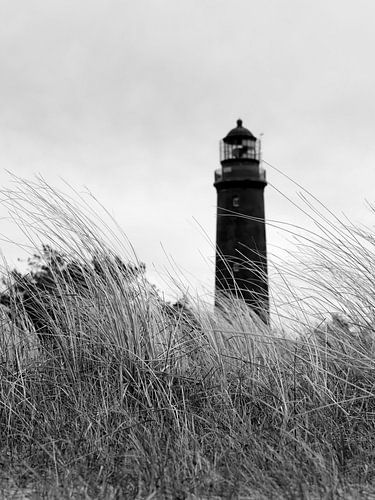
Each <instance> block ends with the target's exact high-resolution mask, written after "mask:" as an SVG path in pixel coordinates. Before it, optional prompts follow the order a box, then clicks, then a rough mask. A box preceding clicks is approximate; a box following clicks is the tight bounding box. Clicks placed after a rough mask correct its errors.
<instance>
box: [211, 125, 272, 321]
mask: <svg viewBox="0 0 375 500" xmlns="http://www.w3.org/2000/svg"><path fill="white" fill-rule="evenodd" d="M220 162H221V168H219V169H218V170H216V171H215V184H214V186H215V188H216V190H217V226H216V276H215V293H216V303H218V301H219V300H220V296H221V295H232V296H235V297H238V298H239V299H242V300H244V301H245V302H246V303H247V304H248V305H249V306H250V307H251V308H253V309H254V311H255V312H256V313H257V314H258V315H259V316H260V317H261V318H262V319H264V320H265V321H268V280H267V249H266V229H265V217H264V188H265V186H266V185H267V182H266V173H265V170H264V169H263V167H262V165H261V151H260V141H259V140H258V139H257V138H256V137H254V135H253V134H252V133H251V132H250V130H248V129H247V128H245V127H243V125H242V120H237V127H235V128H234V129H233V130H231V131H230V132H229V133H228V135H227V136H226V137H224V139H223V140H222V141H221V142H220Z"/></svg>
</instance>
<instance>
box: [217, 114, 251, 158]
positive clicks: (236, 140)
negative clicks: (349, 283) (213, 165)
mask: <svg viewBox="0 0 375 500" xmlns="http://www.w3.org/2000/svg"><path fill="white" fill-rule="evenodd" d="M242 160H245V161H246V160H255V161H258V162H259V161H260V141H259V140H258V139H257V138H256V137H255V136H254V135H253V134H252V133H251V132H250V130H248V129H247V128H245V127H243V125H242V120H237V127H235V128H234V129H232V130H231V131H230V132H229V133H228V134H227V135H226V136H225V137H224V139H223V140H222V141H220V161H221V162H222V163H223V162H225V163H226V162H228V163H229V162H232V161H242Z"/></svg>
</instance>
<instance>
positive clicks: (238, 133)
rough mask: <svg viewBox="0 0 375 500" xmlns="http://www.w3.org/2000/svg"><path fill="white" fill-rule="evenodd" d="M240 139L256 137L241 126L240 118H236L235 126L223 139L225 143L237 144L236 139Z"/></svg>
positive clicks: (253, 138)
mask: <svg viewBox="0 0 375 500" xmlns="http://www.w3.org/2000/svg"><path fill="white" fill-rule="evenodd" d="M242 139H252V140H255V139H256V137H255V136H254V135H253V134H252V133H251V132H250V130H249V129H247V128H245V127H243V125H242V120H237V127H235V128H233V129H232V130H231V131H230V132H228V134H227V135H226V136H225V137H224V139H223V141H224V142H225V143H227V144H238V141H241V140H242Z"/></svg>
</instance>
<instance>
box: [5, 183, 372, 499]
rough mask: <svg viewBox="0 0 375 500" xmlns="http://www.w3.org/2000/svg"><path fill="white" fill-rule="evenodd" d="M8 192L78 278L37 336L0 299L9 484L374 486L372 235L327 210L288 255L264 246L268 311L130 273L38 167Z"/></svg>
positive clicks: (200, 491)
mask: <svg viewBox="0 0 375 500" xmlns="http://www.w3.org/2000/svg"><path fill="white" fill-rule="evenodd" d="M1 198H2V203H3V204H4V205H6V206H7V207H8V209H9V210H10V212H11V215H12V216H13V217H14V219H15V221H16V222H17V223H18V224H19V225H20V227H21V228H22V229H23V231H24V232H25V233H26V234H27V235H28V237H29V241H30V248H31V251H32V252H37V249H38V248H39V247H40V245H41V243H47V244H49V245H51V246H53V247H54V248H57V249H58V250H59V251H60V252H63V253H65V254H66V255H67V256H70V257H71V258H73V259H74V261H75V262H76V263H77V265H78V266H79V267H80V272H81V274H82V276H83V278H84V282H85V286H84V287H82V289H80V291H79V293H78V292H77V289H76V287H75V285H74V283H72V282H71V280H69V279H67V278H66V275H64V273H59V272H56V273H55V274H54V276H53V279H54V290H55V293H51V294H48V293H47V294H45V295H44V296H43V301H44V302H43V304H48V307H45V308H44V309H43V321H44V322H45V326H46V331H48V335H47V338H45V339H44V340H45V342H44V343H43V346H42V345H41V343H40V342H39V338H38V334H37V333H38V332H35V331H33V327H32V325H31V324H30V323H29V324H28V323H27V317H25V311H24V309H23V308H22V307H21V306H20V305H19V303H18V302H17V301H14V304H15V305H16V310H14V307H13V310H12V311H11V313H12V315H13V316H12V317H13V318H15V317H17V319H18V323H17V325H16V324H15V322H14V321H12V320H11V319H9V316H8V315H7V314H6V311H4V313H3V316H2V326H1V337H0V339H1V340H0V342H1V345H0V371H1V374H0V433H1V436H0V448H1V453H0V456H1V470H2V472H1V476H2V477H1V481H0V483H1V484H2V485H3V490H2V491H1V493H2V494H3V496H5V497H7V495H8V496H9V495H10V494H12V493H15V492H16V491H17V490H18V491H23V492H24V495H25V496H26V497H27V496H29V497H31V496H32V494H34V495H36V496H37V497H38V498H43V497H45V498H85V499H90V498H92V499H94V498H95V499H96V498H103V499H104V498H108V499H115V498H173V499H183V498H257V499H260V498H288V499H292V498H296V499H297V498H298V499H299V498H339V497H344V498H367V497H369V498H371V494H374V492H375V486H374V474H375V469H374V449H375V433H374V415H375V393H374V391H375V388H374V384H375V371H374V359H375V358H374V324H375V323H374V311H375V308H374V302H375V293H374V286H373V282H374V278H373V277H374V267H375V264H374V263H375V259H374V237H373V235H372V234H370V233H369V232H366V231H365V230H359V229H358V228H355V227H351V226H350V225H348V226H346V225H344V224H342V225H341V226H340V223H339V221H337V225H333V226H331V225H330V223H328V222H327V221H326V220H325V218H324V217H323V216H322V217H321V219H319V220H320V224H321V228H320V229H322V228H323V232H322V233H323V236H322V237H319V238H317V237H315V236H312V235H309V236H306V235H305V236H304V237H302V238H301V239H300V247H299V250H300V253H299V254H297V255H296V260H295V261H294V263H293V264H292V263H289V265H287V263H285V262H284V263H280V262H278V263H277V264H276V261H275V262H274V263H273V264H272V262H271V271H270V274H271V279H274V278H275V282H276V281H277V279H276V278H278V281H279V288H278V289H277V290H276V289H275V290H274V292H273V296H272V297H271V304H272V308H273V320H272V324H271V326H265V325H264V324H263V323H262V322H261V321H260V320H258V319H257V317H256V316H254V315H253V314H252V313H251V311H249V310H248V309H247V308H246V306H244V305H243V304H242V303H241V302H239V301H235V300H225V299H223V303H222V306H221V308H220V309H216V310H213V308H212V306H210V305H207V304H205V303H204V302H203V301H200V300H199V299H196V298H193V297H190V299H189V300H190V302H189V306H188V307H180V308H176V307H172V306H170V305H169V304H167V303H166V302H165V301H164V300H162V299H161V298H160V295H159V294H158V292H157V291H156V290H155V288H154V287H152V286H150V284H149V283H148V281H147V279H146V277H145V275H144V274H140V275H139V276H137V277H136V278H134V279H133V278H131V277H130V278H129V277H128V278H127V279H125V278H124V275H123V273H122V272H121V269H119V268H118V267H116V265H115V263H116V257H117V255H118V253H119V249H118V248H116V250H114V249H113V247H112V246H111V243H110V242H111V241H113V238H114V233H111V231H110V230H109V229H108V228H107V229H108V231H107V234H105V232H106V231H104V233H103V230H102V228H101V225H100V224H99V223H98V222H95V218H94V215H95V214H91V215H90V214H89V215H86V214H87V213H89V210H88V207H85V206H84V203H83V201H82V202H80V203H81V205H80V204H79V203H77V202H74V201H73V200H72V199H70V198H69V197H66V196H63V195H61V194H60V193H58V192H57V191H55V190H54V189H52V188H51V187H50V186H48V185H47V184H46V183H45V182H43V181H39V182H36V183H33V182H28V181H24V180H17V181H16V182H15V188H14V189H13V190H8V191H3V192H2V193H1ZM317 217H319V215H317ZM116 244H118V245H120V252H121V244H122V243H121V238H119V239H118V240H117V243H116ZM125 246H126V245H124V249H125ZM127 248H128V247H127ZM124 252H125V250H124ZM301 254H303V255H304V256H305V255H306V254H308V255H309V260H307V259H304V258H300V257H299V256H298V255H301ZM121 257H123V258H126V259H128V258H129V255H128V254H127V255H125V256H124V255H121ZM132 258H133V261H135V265H137V264H139V263H137V262H136V257H135V255H133V256H132ZM93 259H96V260H97V261H99V262H101V263H102V272H101V273H99V274H98V273H94V272H93V271H92V267H91V263H92V261H93ZM297 261H299V262H297ZM297 263H298V265H299V266H300V267H298V266H297ZM116 269H117V270H116ZM4 277H5V281H6V280H7V279H8V285H9V289H8V290H11V289H12V282H11V274H10V272H9V271H7V270H4ZM7 277H8V278H7ZM17 307H18V310H17ZM328 313H333V316H332V315H331V319H330V320H329V321H327V317H328ZM20 319H21V320H23V321H24V322H23V326H22V324H21V323H22V321H21V323H20ZM285 332H287V333H285ZM48 336H49V337H48Z"/></svg>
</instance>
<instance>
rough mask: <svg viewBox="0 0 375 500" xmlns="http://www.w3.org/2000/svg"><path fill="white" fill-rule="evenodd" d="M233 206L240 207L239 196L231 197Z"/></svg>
mask: <svg viewBox="0 0 375 500" xmlns="http://www.w3.org/2000/svg"><path fill="white" fill-rule="evenodd" d="M232 202H233V206H234V207H239V206H240V197H239V196H233V200H232Z"/></svg>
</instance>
